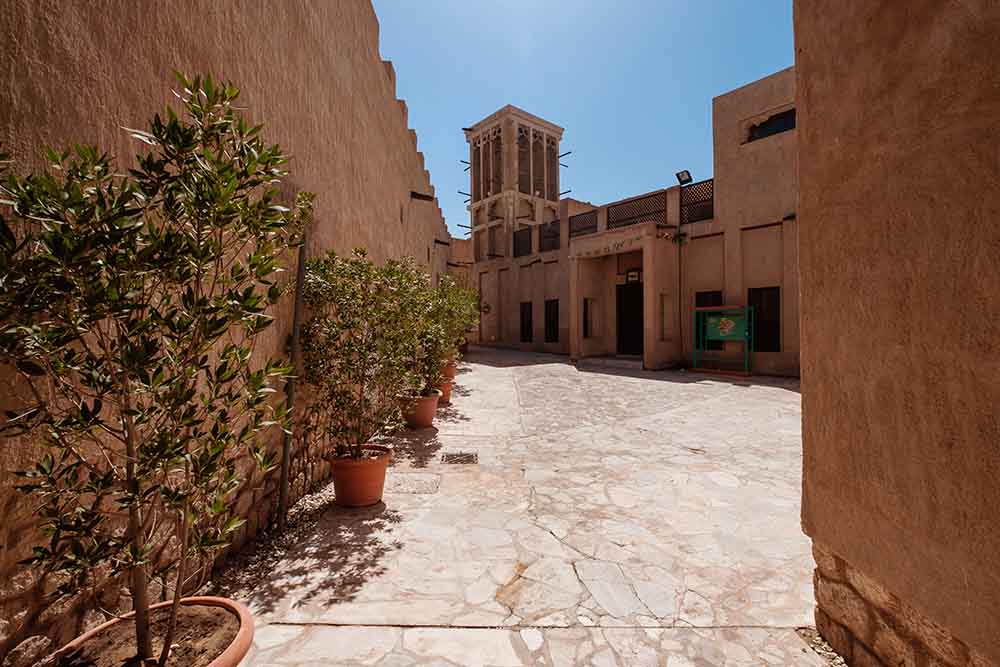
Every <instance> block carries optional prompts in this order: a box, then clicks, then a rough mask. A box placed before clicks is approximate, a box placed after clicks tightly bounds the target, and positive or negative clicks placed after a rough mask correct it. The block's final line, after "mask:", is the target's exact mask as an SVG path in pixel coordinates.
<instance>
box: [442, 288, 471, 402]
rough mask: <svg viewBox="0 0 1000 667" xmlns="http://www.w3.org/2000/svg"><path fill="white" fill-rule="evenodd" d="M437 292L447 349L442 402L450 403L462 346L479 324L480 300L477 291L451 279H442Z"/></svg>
mask: <svg viewBox="0 0 1000 667" xmlns="http://www.w3.org/2000/svg"><path fill="white" fill-rule="evenodd" d="M437 292H438V301H439V302H440V306H439V309H440V312H441V321H442V324H443V326H444V340H445V345H446V349H445V351H444V354H445V363H444V367H443V368H442V370H441V375H442V380H441V385H440V386H441V389H442V396H441V402H442V403H450V402H451V388H452V383H453V382H454V380H455V375H456V372H457V368H458V359H459V356H460V350H461V346H462V344H463V342H464V340H465V334H466V332H468V331H469V330H470V329H471V328H472V327H473V326H475V324H476V322H477V321H478V317H479V300H478V296H477V295H476V293H475V291H473V290H471V289H469V288H467V287H464V286H462V285H461V284H459V283H458V281H457V280H455V278H454V277H453V276H451V275H444V276H442V277H441V280H440V283H439V284H438V287H437Z"/></svg>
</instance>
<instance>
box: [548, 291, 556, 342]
mask: <svg viewBox="0 0 1000 667" xmlns="http://www.w3.org/2000/svg"><path fill="white" fill-rule="evenodd" d="M545 342H546V343H558V342H559V299H546V300H545Z"/></svg>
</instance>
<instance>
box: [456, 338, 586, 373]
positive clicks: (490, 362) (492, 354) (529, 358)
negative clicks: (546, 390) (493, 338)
mask: <svg viewBox="0 0 1000 667" xmlns="http://www.w3.org/2000/svg"><path fill="white" fill-rule="evenodd" d="M462 361H463V362H469V363H473V364H480V365H482V366H491V367H493V368H514V367H518V366H541V365H544V364H569V363H570V360H569V355H565V354H550V353H548V352H523V351H521V350H515V349H510V348H501V347H482V346H479V345H476V346H472V347H470V348H469V353H468V354H466V355H465V356H464V357H463V358H462ZM470 370H471V369H470V368H469V367H468V366H463V364H462V363H461V362H459V366H458V372H459V373H468V372H469V371H470Z"/></svg>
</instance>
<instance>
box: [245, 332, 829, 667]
mask: <svg viewBox="0 0 1000 667" xmlns="http://www.w3.org/2000/svg"><path fill="white" fill-rule="evenodd" d="M799 425H800V408H799V395H798V384H797V382H795V381H791V380H773V379H766V380H765V379H759V378H754V379H751V380H749V381H728V380H720V379H714V378H710V377H707V376H701V375H695V374H686V373H683V372H656V373H651V372H643V371H630V370H621V369H615V368H607V367H593V368H589V369H588V367H587V366H586V365H585V364H583V365H581V367H580V368H577V367H575V366H573V365H571V364H569V363H567V360H566V359H565V358H564V357H556V356H547V355H530V354H523V353H517V352H510V351H496V350H482V349H480V350H474V351H473V353H472V354H470V355H469V357H468V358H467V360H466V361H465V362H463V363H462V365H461V367H460V372H459V375H458V379H457V384H456V387H455V390H454V394H453V405H452V406H451V407H448V408H445V409H443V410H442V411H441V412H440V413H439V419H438V429H437V430H435V429H429V430H426V431H422V432H410V433H406V434H404V435H403V436H401V437H399V438H396V439H395V440H394V443H393V444H394V446H395V448H396V460H395V462H394V465H393V466H392V467H391V468H390V470H389V479H388V482H387V493H386V495H385V504H384V506H382V505H380V506H378V507H375V508H371V509H364V510H343V509H339V508H336V507H331V508H329V509H327V510H325V511H324V512H323V513H322V515H321V516H320V517H319V518H318V520H317V521H316V522H315V525H314V526H313V527H311V528H310V530H309V532H308V533H307V534H306V535H305V536H304V537H303V538H302V539H300V540H299V541H298V542H297V543H296V544H295V545H294V546H293V547H292V548H290V549H289V550H287V551H286V552H285V553H284V554H283V555H282V557H281V558H280V559H279V560H278V562H277V563H276V565H274V566H273V568H272V569H271V571H270V573H269V574H268V575H267V576H266V577H265V578H264V580H262V581H259V582H258V583H257V584H256V585H255V586H254V589H253V591H252V593H251V594H250V595H249V596H248V599H247V600H246V601H247V602H248V603H249V604H250V606H251V608H252V610H253V612H254V614H255V616H256V618H257V623H258V626H257V635H256V639H255V646H254V648H253V650H252V653H251V655H250V656H249V658H248V659H247V661H245V662H244V665H247V666H255V667H266V666H274V667H277V666H279V665H280V666H282V667H292V666H295V667H307V666H309V667H311V666H314V665H380V666H386V667H387V666H390V665H391V666H394V667H397V666H398V667H402V666H406V665H468V666H472V665H511V666H514V665H551V666H564V665H565V666H577V665H580V666H582V665H595V666H603V665H669V666H671V667H678V666H682V665H761V664H763V665H817V666H818V665H823V664H824V661H823V660H822V659H820V658H819V656H817V655H816V654H815V653H813V652H812V651H811V650H810V649H808V648H807V646H806V644H805V643H804V642H803V641H802V640H801V639H800V638H799V637H798V635H797V634H796V633H795V628H796V627H799V626H806V625H811V624H812V608H813V593H812V578H811V577H812V568H813V561H812V557H811V554H810V548H809V541H808V540H807V538H806V537H805V536H804V535H803V534H802V531H801V529H800V527H799V494H800V473H801V442H800V429H799ZM460 452H464V453H470V454H475V455H476V456H477V458H478V462H477V463H471V464H470V463H444V462H443V459H444V458H445V457H444V455H445V454H450V453H460Z"/></svg>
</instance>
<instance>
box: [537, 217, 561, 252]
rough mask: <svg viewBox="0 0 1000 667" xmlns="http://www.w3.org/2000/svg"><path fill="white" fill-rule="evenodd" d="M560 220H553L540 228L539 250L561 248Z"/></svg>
mask: <svg viewBox="0 0 1000 667" xmlns="http://www.w3.org/2000/svg"><path fill="white" fill-rule="evenodd" d="M559 238H560V231H559V221H558V220H553V221H552V222H549V223H547V224H544V225H542V226H541V227H539V228H538V250H539V251H541V252H545V251H547V250H559Z"/></svg>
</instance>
